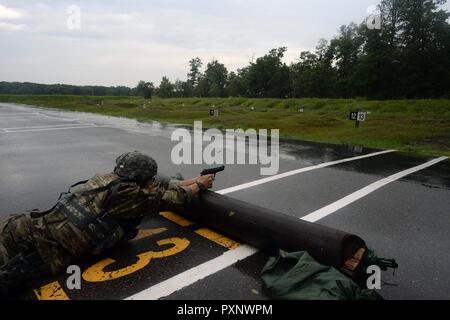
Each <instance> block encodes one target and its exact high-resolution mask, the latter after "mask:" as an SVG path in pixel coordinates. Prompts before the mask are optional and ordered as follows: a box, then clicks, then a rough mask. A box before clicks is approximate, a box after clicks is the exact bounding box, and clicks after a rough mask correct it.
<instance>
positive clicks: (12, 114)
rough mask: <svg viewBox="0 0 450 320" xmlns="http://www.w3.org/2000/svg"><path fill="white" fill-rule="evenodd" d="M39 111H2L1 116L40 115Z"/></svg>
mask: <svg viewBox="0 0 450 320" xmlns="http://www.w3.org/2000/svg"><path fill="white" fill-rule="evenodd" d="M39 114H40V113H38V112H24V113H0V118H1V117H19V116H35V115H39Z"/></svg>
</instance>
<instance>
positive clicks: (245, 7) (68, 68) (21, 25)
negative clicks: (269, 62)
mask: <svg viewBox="0 0 450 320" xmlns="http://www.w3.org/2000/svg"><path fill="white" fill-rule="evenodd" d="M376 4H378V0H276V1H275V0H270V1H269V0H189V1H188V0H164V1H163V0H160V1H152V0H126V1H125V0H123V1H119V0H104V1H99V0H91V1H88V0H86V1H76V0H74V1H69V2H66V1H45V0H43V1H32V0H25V1H17V0H14V1H9V0H0V81H21V82H22V81H30V82H38V83H68V84H97V85H108V86H109V85H127V86H135V85H136V84H137V82H138V81H139V80H141V79H142V80H146V81H153V82H154V83H155V84H159V82H160V79H161V77H162V76H164V75H167V76H168V77H169V78H170V79H171V80H172V81H173V80H175V79H176V78H179V79H182V80H184V79H185V78H186V73H187V71H188V61H189V59H190V58H192V57H196V56H198V57H200V58H201V59H202V60H203V61H204V62H207V61H209V60H211V59H213V58H215V59H218V60H219V61H221V62H223V63H225V65H226V66H227V68H228V69H229V70H230V71H231V70H236V69H237V68H240V67H242V66H245V65H247V64H248V62H249V60H251V59H252V57H258V56H261V55H263V54H265V53H266V52H267V51H268V50H270V49H271V48H276V47H279V46H286V47H288V52H287V55H286V61H287V62H291V61H294V60H296V59H297V57H298V56H299V54H300V52H301V51H303V50H312V49H314V47H315V46H316V44H317V42H318V40H319V39H320V38H326V39H330V38H332V37H333V36H335V35H336V34H337V31H338V28H339V26H340V25H342V24H348V23H349V22H352V21H354V22H358V23H359V22H361V21H362V20H363V19H364V18H365V17H366V16H367V12H368V10H369V11H370V7H371V6H372V7H373V6H374V5H376ZM71 5H76V6H78V7H79V8H80V10H81V23H80V29H70V28H68V25H67V23H68V20H69V18H70V17H71V16H70V15H69V14H68V8H69V7H70V6H71ZM446 7H447V8H448V9H450V7H449V5H448V4H447V5H446ZM72 17H73V16H72ZM69 22H72V24H71V25H72V26H74V24H73V22H74V20H69ZM75 26H76V25H75Z"/></svg>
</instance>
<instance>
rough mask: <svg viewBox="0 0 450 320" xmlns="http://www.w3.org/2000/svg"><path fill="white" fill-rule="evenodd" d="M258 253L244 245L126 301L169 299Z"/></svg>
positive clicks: (236, 188) (336, 162)
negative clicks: (172, 295) (170, 296)
mask: <svg viewBox="0 0 450 320" xmlns="http://www.w3.org/2000/svg"><path fill="white" fill-rule="evenodd" d="M392 151H393V150H387V151H382V152H376V153H371V154H367V155H364V156H358V157H353V158H346V159H342V160H337V161H332V162H326V163H322V164H319V165H315V166H311V167H307V168H302V169H299V170H293V171H289V172H286V173H283V174H280V175H277V176H273V177H269V178H264V179H260V180H256V181H254V182H253V183H252V182H250V183H245V184H242V185H239V186H236V187H232V188H227V189H223V190H220V191H217V193H220V194H227V193H231V192H235V191H237V190H242V189H247V188H250V187H252V186H255V185H260V184H263V183H267V182H270V181H274V180H278V179H282V178H284V177H289V176H292V175H294V174H299V173H302V172H307V171H311V170H315V169H320V168H325V167H328V166H331V165H335V164H339V163H344V162H349V161H354V160H359V159H364V158H368V157H373V156H377V155H381V154H385V153H388V152H392ZM313 220H314V218H313V217H312V219H311V220H310V222H315V221H313ZM317 220H319V219H317ZM317 220H316V221H317ZM256 252H258V249H256V248H254V247H252V246H249V245H242V246H240V247H239V248H237V249H234V250H230V251H227V252H225V253H223V254H222V255H220V256H218V257H217V258H214V259H212V260H209V261H207V262H205V263H202V264H200V265H198V266H196V267H193V268H191V269H189V270H186V271H184V272H182V273H180V274H178V275H176V276H174V277H172V278H169V279H167V280H164V281H162V282H160V283H157V284H156V285H153V286H151V287H150V288H148V289H145V290H143V291H141V292H138V293H136V294H134V295H132V296H130V297H128V298H126V300H157V299H160V298H163V297H167V296H169V295H171V294H172V293H174V292H176V291H179V290H181V289H182V288H185V287H187V286H190V285H192V284H194V283H195V282H197V281H199V280H202V279H204V278H206V277H208V276H210V275H212V274H214V273H216V272H219V271H221V270H223V269H225V268H227V267H230V266H232V265H233V264H235V263H237V262H238V261H240V260H243V259H246V258H248V257H250V256H252V255H253V254H255V253H256Z"/></svg>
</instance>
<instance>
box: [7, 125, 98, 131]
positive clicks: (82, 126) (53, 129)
mask: <svg viewBox="0 0 450 320" xmlns="http://www.w3.org/2000/svg"><path fill="white" fill-rule="evenodd" d="M106 127H107V126H96V125H94V126H88V125H87V126H86V125H80V126H70V127H58V128H42V129H24V130H4V129H0V132H1V130H3V133H21V132H37V131H55V130H68V129H86V128H106Z"/></svg>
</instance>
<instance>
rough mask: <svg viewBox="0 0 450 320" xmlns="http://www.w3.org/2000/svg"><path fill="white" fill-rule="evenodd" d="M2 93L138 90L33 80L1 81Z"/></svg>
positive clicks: (124, 93)
mask: <svg viewBox="0 0 450 320" xmlns="http://www.w3.org/2000/svg"><path fill="white" fill-rule="evenodd" d="M0 94H30V95H31V94H37V95H52V94H58V95H81V96H132V95H138V93H137V91H136V90H135V89H132V88H128V87H126V86H117V87H104V86H73V85H68V84H39V83H31V82H5V81H2V82H0Z"/></svg>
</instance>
